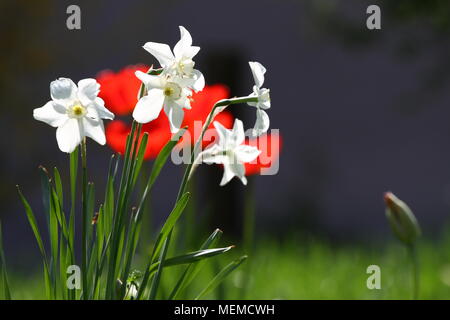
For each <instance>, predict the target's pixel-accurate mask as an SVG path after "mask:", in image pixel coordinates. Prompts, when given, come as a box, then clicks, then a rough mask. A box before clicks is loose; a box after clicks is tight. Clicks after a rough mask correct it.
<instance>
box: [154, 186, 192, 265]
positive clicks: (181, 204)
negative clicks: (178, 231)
mask: <svg viewBox="0 0 450 320" xmlns="http://www.w3.org/2000/svg"><path fill="white" fill-rule="evenodd" d="M189 197H190V193H189V192H186V193H185V194H184V195H183V196H182V197H181V198H180V200H178V202H177V203H176V204H175V207H174V208H173V210H172V212H171V213H170V214H169V216H168V218H167V220H166V222H165V223H164V225H163V227H162V228H161V231H160V233H159V235H158V238H157V239H156V243H155V247H154V249H153V254H152V259H153V257H155V256H157V255H158V254H159V251H160V250H161V246H162V243H163V241H164V240H165V239H166V238H167V236H168V234H169V232H170V231H171V230H172V229H173V227H174V225H175V223H176V222H177V221H178V218H179V217H180V216H181V214H182V213H183V210H184V208H186V205H187V203H188V201H189Z"/></svg>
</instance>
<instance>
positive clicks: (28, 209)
mask: <svg viewBox="0 0 450 320" xmlns="http://www.w3.org/2000/svg"><path fill="white" fill-rule="evenodd" d="M16 187H17V192H18V193H19V197H20V200H21V201H22V203H23V206H24V207H25V213H26V215H27V218H28V222H29V223H30V226H31V229H32V230H33V233H34V236H35V238H36V241H37V244H38V247H39V251H40V252H41V256H42V260H43V264H44V278H45V286H46V288H47V294H49V296H51V295H50V293H51V284H50V274H49V268H48V262H47V255H46V253H45V249H44V244H43V242H42V237H41V234H40V232H39V228H38V225H37V223H36V218H35V216H34V213H33V210H32V209H31V206H30V204H29V203H28V201H27V200H26V199H25V197H24V196H23V194H22V192H21V191H20V188H19V186H16Z"/></svg>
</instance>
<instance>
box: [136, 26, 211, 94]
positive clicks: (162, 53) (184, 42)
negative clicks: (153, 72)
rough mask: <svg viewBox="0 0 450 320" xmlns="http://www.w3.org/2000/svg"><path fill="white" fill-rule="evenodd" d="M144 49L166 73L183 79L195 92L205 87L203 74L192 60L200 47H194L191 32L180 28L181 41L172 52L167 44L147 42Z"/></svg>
mask: <svg viewBox="0 0 450 320" xmlns="http://www.w3.org/2000/svg"><path fill="white" fill-rule="evenodd" d="M144 49H145V50H147V51H148V52H149V53H150V54H152V55H153V56H154V57H155V58H156V59H157V60H158V62H159V64H160V65H161V67H163V68H164V73H166V74H171V75H175V76H178V77H180V78H182V79H183V80H184V81H185V83H186V84H187V86H188V87H190V88H192V89H193V90H195V91H201V90H202V89H203V87H204V86H205V79H204V77H203V75H202V73H201V72H200V71H198V70H195V69H194V65H195V62H194V61H193V60H192V59H193V58H194V57H195V55H197V53H198V52H199V51H200V47H196V46H193V45H192V37H191V34H190V33H189V31H187V30H186V29H185V28H184V27H182V26H180V40H179V41H178V42H177V44H176V45H175V47H174V48H173V53H172V50H170V47H169V46H168V45H167V44H163V43H157V42H147V43H146V44H145V45H144Z"/></svg>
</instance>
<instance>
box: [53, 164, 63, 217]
mask: <svg viewBox="0 0 450 320" xmlns="http://www.w3.org/2000/svg"><path fill="white" fill-rule="evenodd" d="M53 176H54V179H55V189H56V193H57V195H58V198H59V204H60V206H61V208H62V207H63V203H64V198H63V187H62V182H61V175H60V174H59V171H58V168H56V167H55V168H53Z"/></svg>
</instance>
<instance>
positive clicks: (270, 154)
mask: <svg viewBox="0 0 450 320" xmlns="http://www.w3.org/2000/svg"><path fill="white" fill-rule="evenodd" d="M245 144H247V145H250V146H254V147H257V148H258V149H259V150H260V151H261V154H260V155H259V157H258V158H256V162H248V163H245V164H244V165H245V175H247V176H249V175H255V174H261V173H263V172H264V171H265V170H267V171H268V170H269V168H270V170H274V171H273V173H276V172H277V171H278V160H279V156H280V151H281V145H282V139H281V135H279V134H275V133H270V134H264V135H262V136H260V137H258V138H252V139H247V140H246V142H245Z"/></svg>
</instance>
